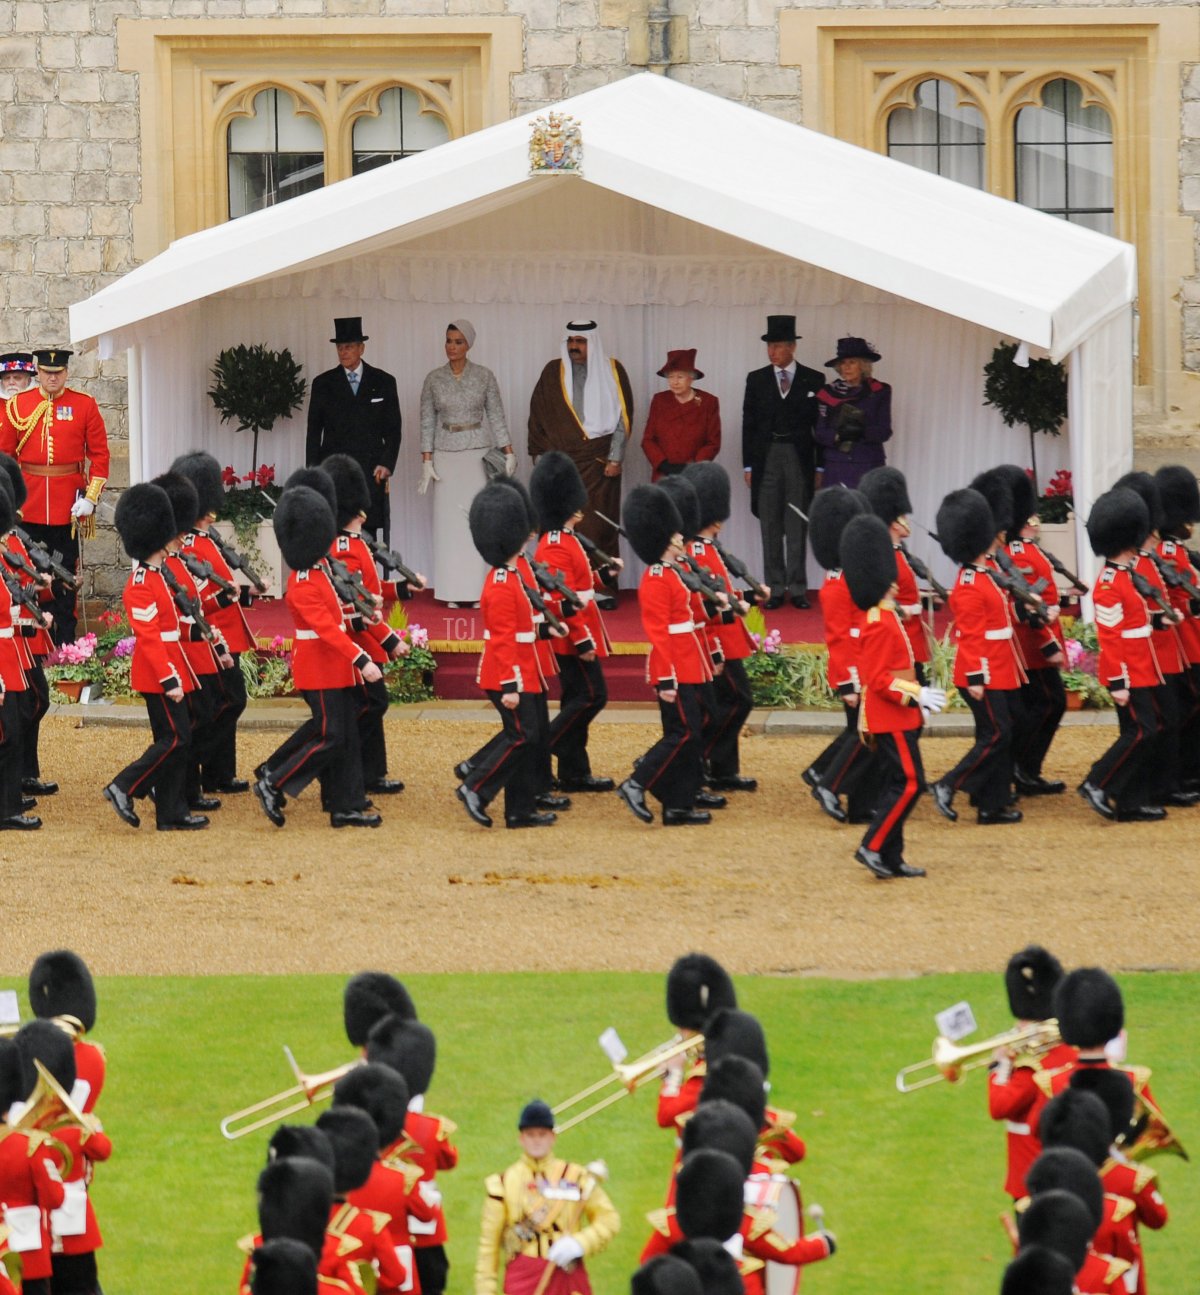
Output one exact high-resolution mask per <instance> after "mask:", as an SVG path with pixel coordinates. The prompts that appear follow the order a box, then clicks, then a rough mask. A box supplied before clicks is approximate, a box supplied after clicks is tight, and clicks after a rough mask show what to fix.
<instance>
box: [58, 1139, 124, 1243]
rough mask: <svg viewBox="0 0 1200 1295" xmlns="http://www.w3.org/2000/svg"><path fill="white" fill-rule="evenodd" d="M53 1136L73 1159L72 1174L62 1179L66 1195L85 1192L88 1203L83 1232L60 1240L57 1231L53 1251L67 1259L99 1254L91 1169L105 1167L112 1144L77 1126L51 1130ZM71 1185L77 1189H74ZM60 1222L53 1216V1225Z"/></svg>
mask: <svg viewBox="0 0 1200 1295" xmlns="http://www.w3.org/2000/svg"><path fill="white" fill-rule="evenodd" d="M51 1132H52V1134H53V1136H54V1138H55V1139H56V1140H57V1141H59V1142H61V1143H62V1144H63V1145H64V1146H65V1147H66V1148H67V1150H68V1151H70V1153H71V1156H72V1161H71V1171H70V1173H68V1174H66V1175H64V1177H63V1183H64V1184H65V1189H66V1192H67V1195H68V1196H70V1195H73V1194H74V1193H75V1192H77V1191H82V1192H84V1194H85V1200H86V1203H87V1204H86V1216H85V1217H86V1223H85V1226H84V1230H83V1232H82V1233H79V1234H78V1235H74V1236H60V1235H59V1231H58V1228H57V1227H55V1228H54V1251H55V1253H56V1254H59V1253H61V1254H65V1255H83V1254H90V1253H91V1252H92V1251H93V1250H99V1249H100V1247H101V1246H102V1245H103V1244H104V1241H103V1239H102V1238H101V1236H100V1228H99V1226H98V1225H97V1223H96V1211H95V1210H94V1209H93V1208H92V1198H91V1194H90V1193H89V1192H88V1187H89V1186H90V1184H91V1181H92V1172H93V1171H92V1166H93V1165H95V1164H100V1163H102V1162H103V1161H105V1160H107V1159H108V1158H109V1156H111V1155H112V1142H111V1140H110V1139H109V1138H108V1136H107V1135H106V1134H104V1133H101V1132H96V1133H90V1134H85V1133H84V1130H83V1129H81V1128H80V1127H79V1125H78V1124H64V1125H63V1126H62V1127H61V1128H57V1129H52V1130H51ZM72 1184H77V1185H76V1186H72ZM57 1219H58V1216H57V1215H52V1216H51V1223H52V1224H53V1223H55V1222H56V1220H57Z"/></svg>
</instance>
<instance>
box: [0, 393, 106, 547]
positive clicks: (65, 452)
mask: <svg viewBox="0 0 1200 1295" xmlns="http://www.w3.org/2000/svg"><path fill="white" fill-rule="evenodd" d="M39 410H40V411H41V412H40V413H39V412H38V411H39ZM35 415H36V417H35ZM22 426H25V427H26V430H25V431H21V430H19V429H20V427H22ZM0 450H3V451H4V453H5V454H11V455H12V457H13V458H14V459H16V460H17V462H18V463H19V464H20V465H21V470H22V472H23V473H24V476H25V484H26V486H27V487H28V490H29V498H28V499H26V501H25V503H24V505H23V506H22V508H21V515H22V517H24V519H25V520H26V521H27V522H33V523H34V524H35V525H37V526H67V525H69V524H70V521H71V505H72V504H74V502H75V499H76V497H77V496H78V495H81V494H84V493H86V492H87V490H88V489H89V488H91V489H92V490H93V494H95V492H96V491H97V490H98V489H99V488H100V486H103V484H104V482H105V481H106V480H107V479H108V433H107V432H106V431H105V428H104V419H103V418H101V416H100V410H99V408H98V407H97V405H96V402H95V401H94V400H93V399H92V398H91V396H85V395H84V394H83V392H82V391H75V390H74V389H73V388H71V387H65V388H64V389H63V392H62V394H61V395H60V396H56V397H55V398H54V400H53V401H49V400H48V399H47V398H46V395H45V393H44V392H43V391H42V389H41V388H40V387H34V388H33V389H32V390H31V391H21V392H18V393H17V395H15V396H13V397H11V399H9V400H8V401H6V402H5V403H4V404H3V405H2V406H0ZM85 460H87V467H86V468H85V466H84V461H85ZM48 465H51V466H53V467H54V468H56V469H61V468H68V467H69V468H74V469H75V470H74V471H71V472H66V473H64V474H63V475H62V476H46V475H43V473H42V472H39V468H40V469H43V470H44V469H45V468H46V467H47V466H48ZM96 482H99V483H100V484H99V486H96V485H95V483H96Z"/></svg>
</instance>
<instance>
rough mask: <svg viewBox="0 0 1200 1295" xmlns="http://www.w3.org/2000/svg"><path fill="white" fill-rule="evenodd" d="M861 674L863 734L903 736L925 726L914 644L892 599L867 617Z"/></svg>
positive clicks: (861, 643)
mask: <svg viewBox="0 0 1200 1295" xmlns="http://www.w3.org/2000/svg"><path fill="white" fill-rule="evenodd" d="M858 673H859V678H860V680H861V682H862V690H863V700H862V702H861V704H860V705H859V716H858V725H859V731H860V732H862V733H903V732H907V731H908V730H909V729H914V728H920V727H921V708H920V707H919V706H918V705H917V696H918V694H919V693H920V685H918V683H917V676H916V665H915V662H914V661H913V650H912V641H911V640H910V639H909V637H908V635H907V634H906V633H905V632H904V626H903V625H902V624H901V621H900V617H899V615H898V614H897V611H896V605H895V603H893V602H892V601H891V599H884V601H883V602H881V603H880V604H879V605H878V606H877V607H872V608H871V609H870V611H868V612H866V613H865V615H864V616H863V622H862V634H861V636H860V638H859V650H858Z"/></svg>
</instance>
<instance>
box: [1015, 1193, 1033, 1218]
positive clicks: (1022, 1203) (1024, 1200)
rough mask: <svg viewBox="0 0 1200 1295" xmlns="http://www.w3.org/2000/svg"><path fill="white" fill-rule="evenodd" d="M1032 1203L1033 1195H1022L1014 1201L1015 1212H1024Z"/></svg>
mask: <svg viewBox="0 0 1200 1295" xmlns="http://www.w3.org/2000/svg"><path fill="white" fill-rule="evenodd" d="M1032 1203H1033V1197H1032V1196H1022V1197H1021V1198H1020V1200H1015V1201H1013V1212H1014V1213H1015V1214H1024V1213H1025V1211H1026V1210H1027V1209H1028V1208H1029V1207H1030V1205H1031V1204H1032Z"/></svg>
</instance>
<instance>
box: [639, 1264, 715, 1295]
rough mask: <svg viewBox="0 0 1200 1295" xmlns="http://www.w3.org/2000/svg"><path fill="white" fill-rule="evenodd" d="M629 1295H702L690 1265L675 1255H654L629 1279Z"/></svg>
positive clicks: (702, 1289)
mask: <svg viewBox="0 0 1200 1295" xmlns="http://www.w3.org/2000/svg"><path fill="white" fill-rule="evenodd" d="M629 1295H704V1288H703V1287H702V1286H701V1285H700V1278H699V1277H698V1276H697V1275H696V1270H695V1269H694V1268H693V1267H692V1266H691V1264H687V1263H684V1261H683V1260H682V1259H679V1258H677V1257H676V1256H675V1255H671V1254H667V1255H655V1256H654V1258H653V1259H650V1260H648V1261H647V1262H646V1263H644V1264H642V1266H641V1267H640V1268H639V1269H638V1270H637V1272H635V1273H634V1274H633V1276H632V1277H631V1278H630V1279H629Z"/></svg>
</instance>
